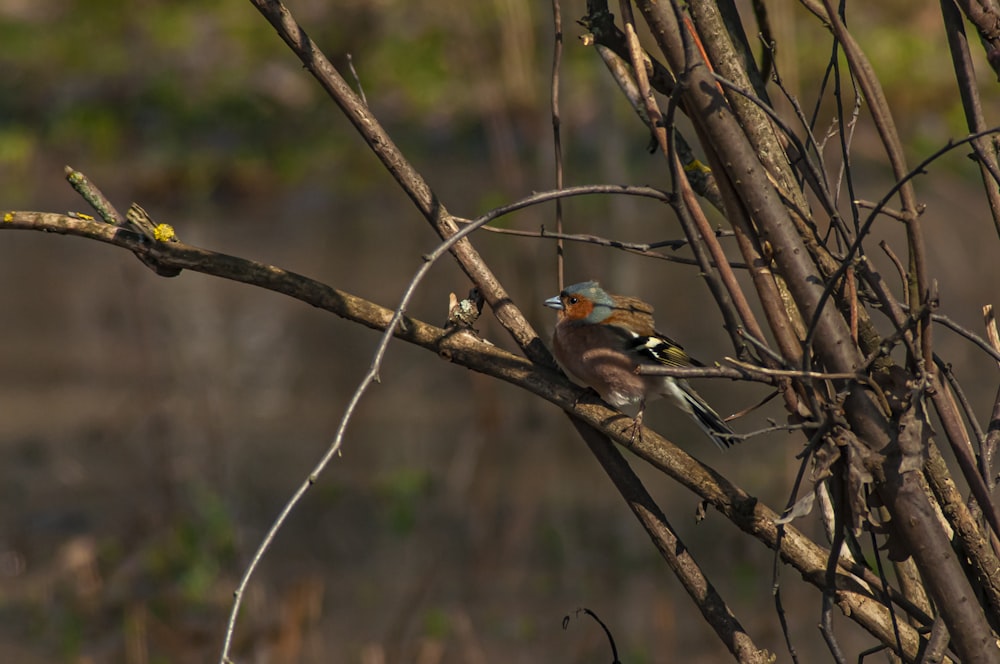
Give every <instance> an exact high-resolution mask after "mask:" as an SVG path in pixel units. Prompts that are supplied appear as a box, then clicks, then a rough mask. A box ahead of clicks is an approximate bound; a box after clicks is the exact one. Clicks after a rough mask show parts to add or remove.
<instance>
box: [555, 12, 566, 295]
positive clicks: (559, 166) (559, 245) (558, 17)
mask: <svg viewBox="0 0 1000 664" xmlns="http://www.w3.org/2000/svg"><path fill="white" fill-rule="evenodd" d="M552 32H553V35H552V36H553V39H552V150H553V152H554V156H555V169H556V189H562V188H563V158H562V131H561V129H560V125H561V123H562V118H561V116H560V113H559V74H560V71H561V66H562V48H563V28H562V6H561V5H560V3H559V0H552ZM562 232H563V215H562V199H561V198H557V199H556V233H559V234H560V235H562ZM565 260H566V257H565V255H564V252H563V241H562V239H561V238H558V239H556V280H557V283H558V284H559V291H560V292H561V291H562V289H563V287H564V286H565V285H566V284H565V278H564V263H565Z"/></svg>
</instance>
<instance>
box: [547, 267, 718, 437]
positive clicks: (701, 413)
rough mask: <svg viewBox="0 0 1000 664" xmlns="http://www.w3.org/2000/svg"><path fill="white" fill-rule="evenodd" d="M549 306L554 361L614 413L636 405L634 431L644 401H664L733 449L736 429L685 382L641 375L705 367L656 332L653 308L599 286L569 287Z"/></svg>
mask: <svg viewBox="0 0 1000 664" xmlns="http://www.w3.org/2000/svg"><path fill="white" fill-rule="evenodd" d="M545 306H547V307H552V308H553V309H556V310H558V311H559V314H558V320H557V322H556V329H555V334H554V335H553V338H552V350H553V351H554V352H555V356H556V359H557V360H559V363H560V364H561V365H562V366H563V368H564V369H566V370H567V371H568V372H569V373H571V374H573V375H574V376H576V378H577V379H579V380H580V381H581V382H583V383H585V384H586V385H588V386H590V387H592V388H594V390H596V391H597V393H598V394H599V395H601V398H602V399H604V400H605V401H607V402H608V403H609V404H611V405H612V406H614V407H615V408H621V407H622V406H628V405H633V404H637V403H638V404H639V413H638V415H637V416H636V430H638V425H639V424H640V423H641V422H642V414H643V410H644V409H645V406H646V400H647V399H652V398H655V397H658V396H665V397H667V398H669V399H670V401H671V402H673V404H674V405H676V406H677V407H678V408H680V409H681V410H683V411H684V412H685V413H687V414H689V415H691V416H692V417H693V418H694V420H695V421H696V422H697V423H698V425H699V426H700V427H701V428H702V430H703V431H704V432H705V433H706V434H708V435H709V437H711V439H712V440H713V441H715V444H716V445H718V446H719V447H720V448H722V449H726V448H727V447H729V446H730V445H731V444H732V439H731V438H729V437H728V436H729V435H731V434H732V433H733V430H732V429H730V428H729V427H728V426H727V425H726V423H725V422H723V421H722V418H721V417H719V414H718V413H716V412H715V411H714V410H712V407H711V406H709V405H708V404H707V403H705V400H704V399H702V398H701V396H699V395H698V393H697V392H695V391H694V389H692V388H691V386H690V385H688V383H687V381H684V380H681V379H679V378H671V377H670V376H644V375H640V374H638V373H637V369H639V368H640V367H643V366H657V365H666V366H672V367H700V366H704V365H703V364H701V363H700V362H698V361H696V360H693V359H691V357H689V356H688V354H687V353H686V352H684V349H683V348H681V346H680V345H679V344H677V343H676V342H674V341H672V340H671V339H670V338H668V337H666V336H664V335H663V334H660V333H659V332H657V331H656V329H655V328H654V324H653V307H652V306H650V305H649V304H646V303H645V302H643V301H642V300H639V299H637V298H634V297H626V296H624V295H612V294H610V293H608V292H606V291H605V290H604V289H603V288H601V287H600V285H599V284H598V283H597V282H596V281H584V282H583V283H579V284H574V285H572V286H569V287H567V288H566V289H565V290H564V291H563V292H561V293H559V295H557V296H555V297H552V298H549V299H548V300H545Z"/></svg>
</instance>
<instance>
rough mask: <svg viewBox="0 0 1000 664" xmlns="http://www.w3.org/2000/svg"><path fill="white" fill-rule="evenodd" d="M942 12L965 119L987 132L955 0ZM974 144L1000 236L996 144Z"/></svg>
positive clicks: (989, 140)
mask: <svg viewBox="0 0 1000 664" xmlns="http://www.w3.org/2000/svg"><path fill="white" fill-rule="evenodd" d="M941 14H942V16H943V18H944V30H945V33H946V34H947V35H948V48H949V49H950V50H951V61H952V63H953V64H954V65H955V82H956V83H958V93H959V95H960V96H961V98H962V109H963V110H964V111H965V122H966V124H967V125H968V127H969V131H970V132H972V133H979V132H981V131H985V130H986V119H985V117H984V116H983V104H982V99H981V98H980V97H979V88H978V87H977V86H976V72H975V70H974V68H973V65H972V56H971V54H970V53H969V40H968V38H967V37H966V34H965V24H964V23H963V21H962V14H961V12H959V11H958V7H956V6H955V3H954V0H941ZM972 147H973V149H974V150H975V154H976V161H977V162H979V173H980V175H981V176H982V178H983V189H984V190H985V191H986V200H987V201H989V204H990V212H991V213H992V215H993V225H994V226H996V230H997V235H998V236H1000V163H998V161H997V143H996V140H995V139H994V138H992V137H990V138H986V137H982V138H977V139H975V140H974V141H972Z"/></svg>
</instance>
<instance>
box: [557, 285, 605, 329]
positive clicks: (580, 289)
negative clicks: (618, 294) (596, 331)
mask: <svg viewBox="0 0 1000 664" xmlns="http://www.w3.org/2000/svg"><path fill="white" fill-rule="evenodd" d="M545 306H547V307H551V308H553V309H556V310H558V311H559V318H560V320H567V321H579V322H583V323H601V322H604V321H605V320H607V319H608V318H610V317H611V315H612V314H613V313H614V310H615V302H614V299H612V297H611V295H609V294H608V293H607V292H606V291H605V290H604V289H603V288H601V286H600V284H598V283H597V282H596V281H584V282H582V283H579V284H573V285H572V286H567V287H566V288H565V289H564V290H563V292H561V293H559V295H556V296H555V297H550V298H549V299H547V300H545Z"/></svg>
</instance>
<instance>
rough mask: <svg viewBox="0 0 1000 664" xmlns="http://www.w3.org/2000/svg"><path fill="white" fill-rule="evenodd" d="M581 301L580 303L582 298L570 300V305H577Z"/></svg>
mask: <svg viewBox="0 0 1000 664" xmlns="http://www.w3.org/2000/svg"><path fill="white" fill-rule="evenodd" d="M579 301H580V298H578V297H576V296H574V297H571V298H569V303H570V304H577V303H578V302H579Z"/></svg>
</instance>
